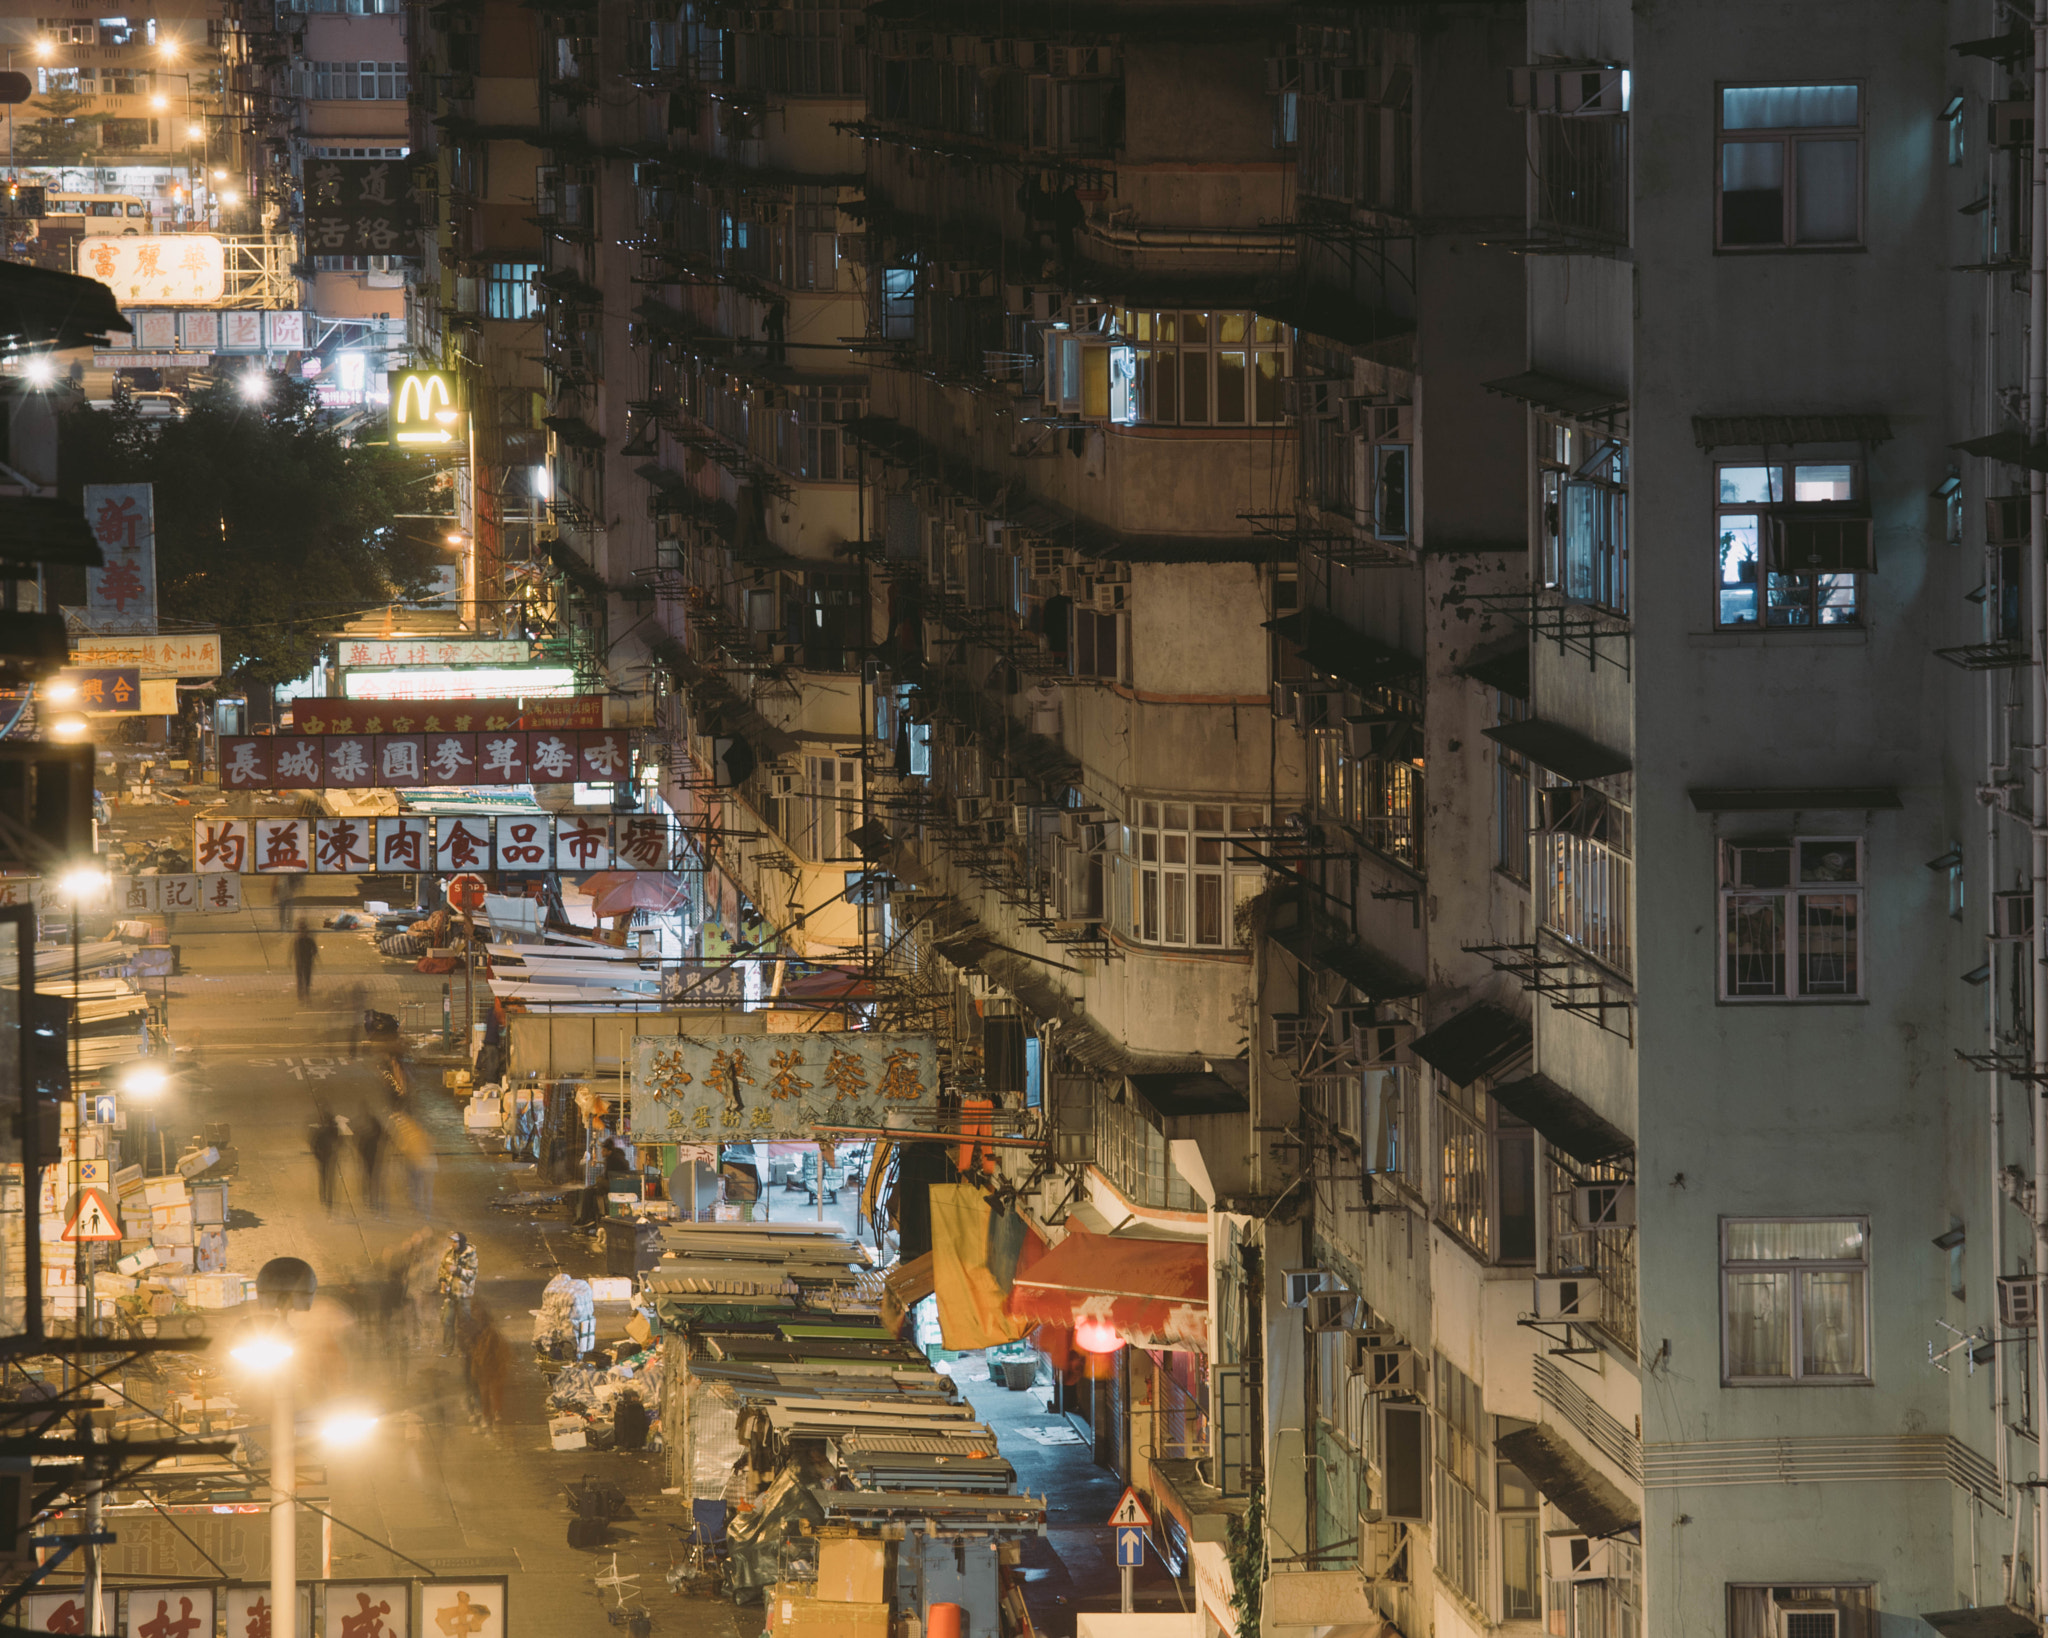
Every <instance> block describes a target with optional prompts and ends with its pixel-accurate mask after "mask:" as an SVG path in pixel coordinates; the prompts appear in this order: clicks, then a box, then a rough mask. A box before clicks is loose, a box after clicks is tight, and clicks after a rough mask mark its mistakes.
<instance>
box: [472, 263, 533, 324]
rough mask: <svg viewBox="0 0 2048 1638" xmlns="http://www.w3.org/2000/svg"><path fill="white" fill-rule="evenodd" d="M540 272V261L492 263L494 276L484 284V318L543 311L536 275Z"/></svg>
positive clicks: (520, 316) (524, 316)
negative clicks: (536, 293) (535, 288)
mask: <svg viewBox="0 0 2048 1638" xmlns="http://www.w3.org/2000/svg"><path fill="white" fill-rule="evenodd" d="M539 271H540V264H539V263H538V262H493V263H491V276H490V279H489V281H488V282H487V283H486V284H485V286H484V317H485V318H494V319H530V318H534V317H536V316H537V315H538V314H539V312H540V303H539V302H538V301H536V300H535V299H534V294H533V277H534V275H535V274H536V273H538V272H539Z"/></svg>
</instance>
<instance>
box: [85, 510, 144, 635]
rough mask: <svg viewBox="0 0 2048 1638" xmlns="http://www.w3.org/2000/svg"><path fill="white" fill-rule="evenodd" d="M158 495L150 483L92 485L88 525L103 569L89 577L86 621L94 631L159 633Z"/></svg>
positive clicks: (95, 571)
mask: <svg viewBox="0 0 2048 1638" xmlns="http://www.w3.org/2000/svg"><path fill="white" fill-rule="evenodd" d="M155 497H156V491H155V489H154V487H153V486H152V485H150V484H146V483H89V484H87V485H86V486H85V521H86V525H87V527H89V528H90V529H91V530H92V534H93V539H95V540H97V541H98V542H99V544H100V555H101V557H102V558H103V559H104V562H103V564H102V566H101V567H99V568H97V569H88V570H86V572H85V619H86V624H87V625H89V626H90V627H91V628H92V629H93V630H94V631H100V632H115V631H155V630H156V498H155Z"/></svg>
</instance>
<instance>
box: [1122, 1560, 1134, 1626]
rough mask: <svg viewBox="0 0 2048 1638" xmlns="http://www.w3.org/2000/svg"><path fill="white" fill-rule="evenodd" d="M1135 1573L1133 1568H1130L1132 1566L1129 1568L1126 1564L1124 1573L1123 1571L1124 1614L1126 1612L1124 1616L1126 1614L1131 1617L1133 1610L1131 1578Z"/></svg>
mask: <svg viewBox="0 0 2048 1638" xmlns="http://www.w3.org/2000/svg"><path fill="white" fill-rule="evenodd" d="M1133 1573H1134V1572H1133V1571H1132V1569H1131V1567H1130V1566H1129V1565H1128V1564H1126V1565H1125V1566H1124V1571H1123V1574H1124V1609H1123V1612H1124V1614H1126V1615H1129V1614H1130V1613H1131V1608H1132V1598H1131V1576H1132V1574H1133Z"/></svg>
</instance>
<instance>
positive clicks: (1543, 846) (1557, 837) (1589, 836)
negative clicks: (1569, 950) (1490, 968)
mask: <svg viewBox="0 0 2048 1638" xmlns="http://www.w3.org/2000/svg"><path fill="white" fill-rule="evenodd" d="M1543 802H1544V808H1545V813H1544V828H1543V831H1542V834H1541V835H1540V836H1539V837H1538V838H1537V849H1536V856H1537V858H1538V860H1539V861H1540V864H1541V868H1542V871H1543V883H1542V898H1543V904H1542V911H1543V925H1544V926H1545V927H1547V928H1549V929H1550V931H1552V932H1553V933H1556V934H1557V935H1558V936H1559V937H1560V938H1563V939H1565V940H1566V941H1568V942H1569V943H1572V944H1575V945H1577V946H1578V947H1579V948H1580V949H1581V950H1584V951H1585V952H1586V954H1588V955H1589V956H1591V957H1592V958H1593V959H1594V960H1595V961H1598V962H1600V963H1601V964H1602V965H1604V966H1607V967H1611V968H1613V969H1614V971H1615V972H1617V973H1620V974H1621V975H1622V976H1623V977H1627V976H1629V975H1630V974H1632V973H1633V972H1634V971H1635V932H1634V924H1635V859H1634V853H1635V823H1634V816H1633V815H1632V814H1631V813H1630V811H1629V810H1628V809H1627V808H1625V807H1623V806H1622V805H1621V804H1620V803H1619V802H1615V801H1611V800H1609V799H1608V798H1607V797H1605V796H1603V795H1601V794H1600V793H1599V792H1598V791H1595V790H1592V789H1590V788H1589V787H1587V786H1583V785H1555V786H1552V787H1551V788H1550V789H1548V790H1546V791H1544V793H1543Z"/></svg>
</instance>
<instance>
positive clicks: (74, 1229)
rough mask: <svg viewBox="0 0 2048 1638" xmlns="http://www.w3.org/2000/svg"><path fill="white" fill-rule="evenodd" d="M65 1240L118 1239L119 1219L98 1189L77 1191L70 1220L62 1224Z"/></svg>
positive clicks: (119, 1234) (119, 1232)
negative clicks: (76, 1200) (76, 1199)
mask: <svg viewBox="0 0 2048 1638" xmlns="http://www.w3.org/2000/svg"><path fill="white" fill-rule="evenodd" d="M64 1238H65V1239H67V1240H73V1241H77V1240H119V1239H120V1238H121V1219H120V1217H119V1215H118V1214H117V1213H116V1212H115V1210H114V1208H113V1207H112V1206H110V1205H108V1204H107V1197H106V1196H105V1195H103V1194H101V1193H100V1191H99V1190H98V1189H81V1190H79V1191H78V1204H77V1205H75V1206H73V1207H72V1208H71V1221H70V1222H68V1223H66V1224H65V1225H64Z"/></svg>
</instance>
